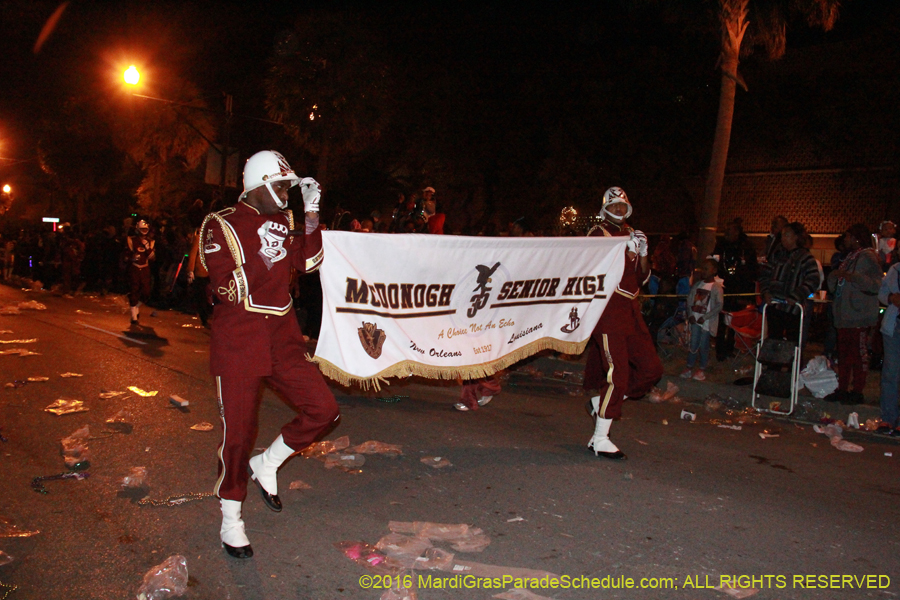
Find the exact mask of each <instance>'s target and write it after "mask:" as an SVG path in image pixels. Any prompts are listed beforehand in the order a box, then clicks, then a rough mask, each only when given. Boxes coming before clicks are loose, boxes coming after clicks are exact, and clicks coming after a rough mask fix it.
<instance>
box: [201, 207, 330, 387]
mask: <svg viewBox="0 0 900 600" xmlns="http://www.w3.org/2000/svg"><path fill="white" fill-rule="evenodd" d="M293 228H294V218H293V215H292V214H291V211H289V210H284V211H280V212H278V213H276V214H272V215H264V214H261V213H260V212H259V211H257V210H256V209H255V208H253V207H251V206H250V205H248V204H246V203H244V202H238V203H237V204H236V205H234V206H233V207H231V208H226V209H225V210H223V211H220V212H218V213H213V214H211V215H209V216H207V217H206V220H205V221H204V222H203V225H202V226H201V228H200V236H201V238H200V239H201V242H200V243H201V244H202V246H203V248H202V252H201V254H200V258H201V260H202V262H203V265H204V266H205V267H206V269H207V270H208V271H209V280H210V290H211V291H212V293H213V294H214V295H215V297H216V300H217V304H216V307H215V309H214V312H213V324H212V333H211V338H210V371H211V372H212V374H213V375H214V376H221V375H232V376H240V377H251V376H267V375H271V374H272V363H273V360H277V356H280V355H284V356H293V357H297V356H303V355H304V354H305V353H306V346H305V344H304V342H303V335H302V334H301V332H300V327H299V326H298V325H297V319H296V317H295V316H294V314H293V311H292V310H291V307H292V305H293V301H292V299H291V294H290V289H289V288H290V281H291V268H294V269H297V270H298V271H300V272H301V273H311V272H313V271H315V270H316V269H318V268H319V265H320V264H321V262H322V232H321V231H320V230H319V229H318V228H317V229H315V230H314V231H313V232H312V233H308V234H306V235H300V236H290V235H288V231H290V230H292V229H293Z"/></svg>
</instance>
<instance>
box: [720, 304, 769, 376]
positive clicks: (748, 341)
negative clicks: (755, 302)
mask: <svg viewBox="0 0 900 600" xmlns="http://www.w3.org/2000/svg"><path fill="white" fill-rule="evenodd" d="M723 314H724V315H725V325H727V326H728V327H730V328H731V329H732V331H734V349H735V357H734V359H733V360H732V361H731V366H732V368H734V367H735V365H736V364H737V363H738V362H740V360H741V359H742V358H743V357H745V356H756V345H757V344H758V343H759V338H760V337H761V336H762V325H763V319H762V315H761V314H760V313H759V311H758V310H757V309H756V307H755V306H748V307H747V308H744V309H741V310H736V311H732V312H725V311H723Z"/></svg>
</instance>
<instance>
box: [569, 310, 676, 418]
mask: <svg viewBox="0 0 900 600" xmlns="http://www.w3.org/2000/svg"><path fill="white" fill-rule="evenodd" d="M588 345H589V350H588V358H587V364H586V365H585V373H584V387H585V389H588V390H597V391H598V392H597V393H598V395H599V396H600V410H599V411H598V414H599V416H600V417H601V418H603V419H618V418H619V417H621V416H622V404H623V403H624V402H625V397H626V396H627V397H631V398H640V397H641V396H643V395H645V394H647V393H648V392H649V391H650V388H652V387H653V385H654V384H655V383H656V382H657V381H659V380H660V378H661V377H662V375H663V367H662V363H661V362H660V360H659V356H658V355H657V354H656V346H655V345H654V344H653V338H651V337H650V331H649V330H648V329H647V325H646V323H644V318H643V316H642V315H641V311H640V306H639V303H638V301H637V300H632V299H629V298H626V297H625V296H622V295H621V294H619V293H614V294H613V295H612V297H611V298H610V300H609V304H608V305H607V306H606V310H605V311H604V312H603V316H602V317H601V318H600V321H599V322H598V323H597V327H595V328H594V331H593V333H591V341H590V342H588Z"/></svg>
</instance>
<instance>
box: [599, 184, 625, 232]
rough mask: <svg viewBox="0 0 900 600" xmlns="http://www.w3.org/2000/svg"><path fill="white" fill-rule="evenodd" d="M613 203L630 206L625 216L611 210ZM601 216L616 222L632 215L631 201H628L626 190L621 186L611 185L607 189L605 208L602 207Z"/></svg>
mask: <svg viewBox="0 0 900 600" xmlns="http://www.w3.org/2000/svg"><path fill="white" fill-rule="evenodd" d="M613 204H624V205H626V206H627V207H628V210H627V211H626V213H625V216H624V217H620V216H618V215H614V214H613V213H611V212H610V211H609V207H610V206H612V205H613ZM600 216H601V217H602V218H604V219H607V220H609V221H612V222H614V223H621V222H622V221H625V220H627V219H628V217H630V216H631V202H629V201H628V196H627V195H625V190H623V189H622V188H620V187H611V188H609V189H608V190H606V193H605V194H603V208H601V209H600Z"/></svg>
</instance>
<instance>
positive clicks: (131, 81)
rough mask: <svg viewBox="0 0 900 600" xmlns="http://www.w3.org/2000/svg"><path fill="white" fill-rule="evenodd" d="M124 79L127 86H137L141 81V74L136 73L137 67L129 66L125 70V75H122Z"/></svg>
mask: <svg viewBox="0 0 900 600" xmlns="http://www.w3.org/2000/svg"><path fill="white" fill-rule="evenodd" d="M123 77H124V79H125V83H127V84H128V85H137V84H138V82H139V81H140V80H141V74H140V72H138V70H137V67H135V66H134V65H131V66H130V67H128V68H127V69H125V73H124V74H123Z"/></svg>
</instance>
